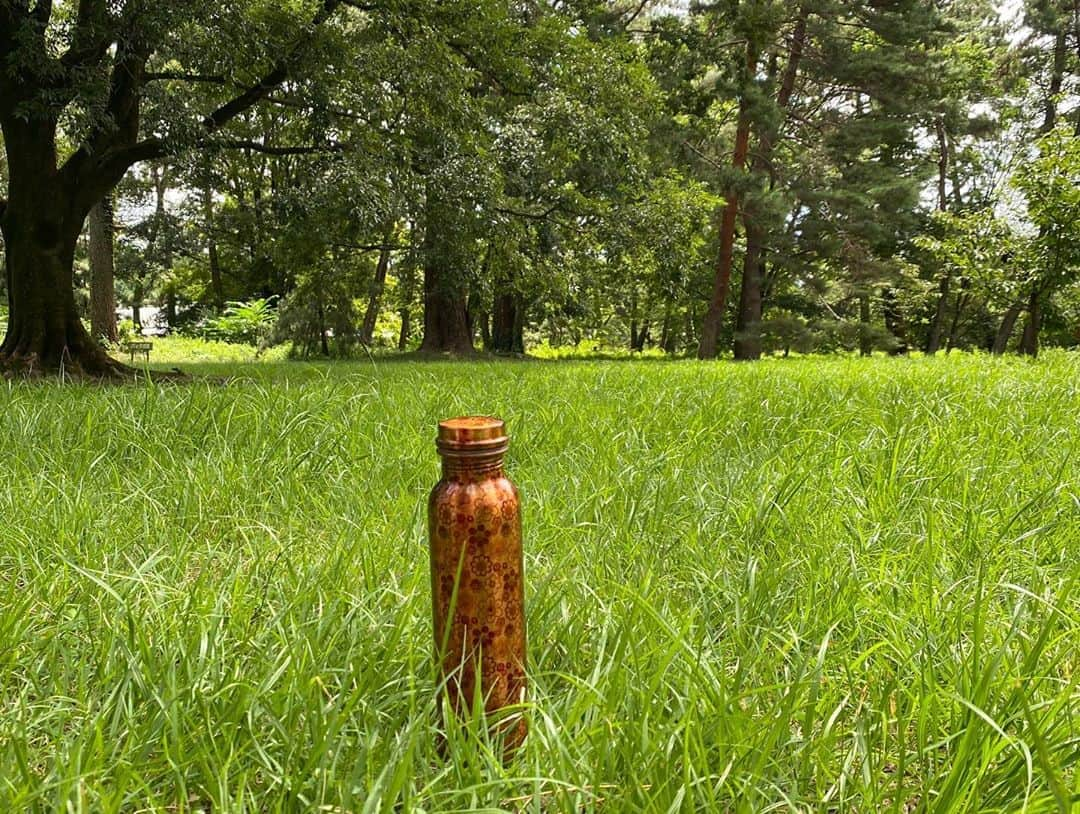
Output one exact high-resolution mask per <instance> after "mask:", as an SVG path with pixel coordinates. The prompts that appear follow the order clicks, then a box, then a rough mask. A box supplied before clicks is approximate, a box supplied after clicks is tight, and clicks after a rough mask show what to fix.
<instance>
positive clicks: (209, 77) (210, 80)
mask: <svg viewBox="0 0 1080 814" xmlns="http://www.w3.org/2000/svg"><path fill="white" fill-rule="evenodd" d="M143 79H144V80H145V81H147V82H159V81H167V82H191V83H202V84H207V85H228V84H229V80H228V79H226V78H225V77H224V76H221V75H220V74H206V73H184V72H183V71H147V72H146V73H144V74H143Z"/></svg>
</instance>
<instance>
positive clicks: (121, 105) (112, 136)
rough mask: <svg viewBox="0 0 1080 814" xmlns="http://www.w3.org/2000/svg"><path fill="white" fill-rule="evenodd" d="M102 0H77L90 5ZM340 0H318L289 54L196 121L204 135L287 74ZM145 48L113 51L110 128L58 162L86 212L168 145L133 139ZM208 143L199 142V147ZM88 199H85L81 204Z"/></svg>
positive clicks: (165, 152) (247, 106)
mask: <svg viewBox="0 0 1080 814" xmlns="http://www.w3.org/2000/svg"><path fill="white" fill-rule="evenodd" d="M101 2H103V0H83V2H82V3H80V12H81V11H82V9H83V5H86V6H91V5H96V4H98V3H101ZM341 3H342V0H323V3H322V5H321V6H320V7H319V11H318V12H317V13H316V14H315V16H314V17H313V18H312V20H311V22H310V23H309V25H308V26H307V27H306V29H305V30H306V33H305V34H304V35H303V36H301V37H300V38H299V39H298V40H297V42H296V43H295V44H294V45H293V47H292V48H291V49H289V52H288V53H287V54H286V55H285V56H284V57H283V58H282V59H281V60H279V61H278V62H276V63H275V64H274V65H273V66H272V67H271V69H270V70H269V71H268V72H267V73H266V75H265V76H263V78H262V79H260V80H259V81H258V82H257V83H255V84H254V85H251V86H250V87H248V88H247V89H246V90H244V91H243V92H242V93H240V94H238V95H237V96H235V97H233V98H232V99H230V100H229V101H228V102H225V103H224V104H223V105H221V106H220V107H218V108H217V109H216V110H214V111H213V112H211V113H209V114H208V115H206V116H205V117H203V119H202V125H203V129H204V130H205V132H206V135H207V136H209V135H210V134H212V133H214V132H215V131H217V130H219V129H220V128H221V127H223V126H224V125H225V124H227V123H228V122H230V121H231V120H232V119H234V118H236V117H237V116H239V115H240V114H241V113H243V112H244V111H246V110H248V109H250V108H251V107H253V106H254V105H255V104H257V103H258V102H259V101H261V100H262V99H264V98H266V96H267V95H268V94H269V93H270V92H271V91H272V90H274V89H275V88H277V87H278V86H280V85H281V84H282V83H283V82H284V81H285V80H286V79H288V77H289V73H290V72H291V71H292V70H293V68H294V67H295V63H296V61H297V60H298V59H299V57H300V56H301V55H302V54H303V53H304V51H305V49H306V48H307V46H308V45H309V44H310V42H311V40H312V38H313V37H314V35H315V32H316V31H317V29H318V28H319V26H321V25H322V24H323V23H324V22H326V20H327V19H328V18H329V17H330V15H331V14H333V12H334V10H335V9H337V8H338V6H340V5H341ZM150 53H151V49H150V48H149V47H146V46H144V45H142V44H139V43H134V42H128V43H126V44H125V45H124V46H123V47H122V48H121V49H119V50H118V51H117V55H116V59H115V60H114V68H113V76H112V87H111V89H110V94H109V112H110V114H111V115H112V118H113V122H114V123H115V125H116V128H117V129H116V130H115V131H113V132H106V131H104V130H102V131H99V133H97V134H95V136H93V137H91V138H90V139H88V140H87V142H86V143H85V144H84V145H83V146H82V147H81V148H79V150H77V151H76V152H75V153H74V154H72V156H71V158H69V159H68V161H67V162H66V163H65V164H64V167H63V169H62V172H63V173H64V174H65V175H66V176H68V178H69V180H70V181H72V182H73V186H74V188H75V189H78V190H79V191H80V200H79V202H78V205H79V207H80V208H82V207H84V206H85V208H86V209H87V210H89V207H90V206H92V205H93V204H94V203H96V201H97V200H98V199H99V198H100V197H101V195H103V194H104V193H105V192H106V191H108V190H109V189H111V188H112V187H113V186H115V185H116V183H117V182H119V180H120V179H121V178H122V177H123V175H124V173H125V172H127V170H128V168H129V167H131V166H132V165H133V164H136V163H138V162H140V161H150V160H153V159H156V158H163V157H165V156H166V155H168V154H169V153H170V152H171V151H172V148H173V147H174V145H172V144H170V143H169V142H167V141H165V140H164V139H161V138H157V137H152V138H148V139H143V140H141V141H137V140H136V139H137V138H138V115H139V101H140V96H141V89H142V85H143V84H144V83H145V82H146V75H145V68H146V61H147V59H148V58H149V55H150ZM208 143H210V142H208V141H205V140H201V141H200V142H199V144H200V146H202V145H205V144H208ZM87 201H89V203H87Z"/></svg>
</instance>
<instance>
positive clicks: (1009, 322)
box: [990, 303, 1023, 356]
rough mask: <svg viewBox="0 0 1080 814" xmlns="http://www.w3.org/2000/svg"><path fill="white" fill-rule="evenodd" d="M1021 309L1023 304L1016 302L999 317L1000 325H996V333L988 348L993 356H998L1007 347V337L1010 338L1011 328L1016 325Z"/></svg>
mask: <svg viewBox="0 0 1080 814" xmlns="http://www.w3.org/2000/svg"><path fill="white" fill-rule="evenodd" d="M1022 310H1023V306H1021V305H1019V304H1018V303H1014V304H1013V305H1010V306H1009V308H1008V310H1007V311H1006V312H1005V315H1004V316H1003V317H1002V318H1001V325H999V326H998V330H997V335H996V336H995V337H994V345H993V347H992V348H991V349H990V352H991V353H993V354H994V355H995V356H1000V355H1001V354H1003V353H1004V352H1005V351H1006V350H1008V347H1009V339H1011V338H1012V334H1013V329H1014V328H1015V327H1016V320H1017V318H1018V317H1019V316H1020V312H1021V311H1022Z"/></svg>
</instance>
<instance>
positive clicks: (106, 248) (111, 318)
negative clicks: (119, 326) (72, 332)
mask: <svg viewBox="0 0 1080 814" xmlns="http://www.w3.org/2000/svg"><path fill="white" fill-rule="evenodd" d="M89 243H90V246H89V249H90V333H91V335H92V336H93V337H94V339H96V340H99V341H105V342H112V343H115V342H116V341H117V339H118V338H119V335H118V333H117V330H116V290H115V286H114V282H113V273H114V266H113V202H112V196H111V195H106V196H105V197H104V198H102V199H101V201H100V202H98V203H96V204H94V208H93V209H91V210H90V219H89Z"/></svg>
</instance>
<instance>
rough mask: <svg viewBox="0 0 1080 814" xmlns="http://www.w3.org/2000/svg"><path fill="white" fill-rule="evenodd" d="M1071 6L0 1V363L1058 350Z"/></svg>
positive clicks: (1066, 240) (1073, 96) (1069, 210)
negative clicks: (195, 339) (123, 335)
mask: <svg viewBox="0 0 1080 814" xmlns="http://www.w3.org/2000/svg"><path fill="white" fill-rule="evenodd" d="M1078 8H1080V7H1078V6H1077V5H1076V3H1075V2H1072V0H1054V1H1053V2H1051V1H1050V0H1028V2H1026V3H1025V5H1024V7H1023V9H1022V14H1020V15H1019V16H1016V17H1014V18H1010V19H1003V18H1002V15H1001V13H1000V10H999V9H998V8H996V7H995V6H994V5H993V4H992V3H990V2H988V0H957V2H949V3H937V2H930V1H929V0H902V1H901V2H891V3H870V4H866V3H849V2H843V1H842V0H805V2H801V3H798V4H788V3H780V2H772V1H771V0H750V1H749V2H735V1H734V0H733V1H732V2H726V1H725V2H714V3H695V4H693V5H669V4H661V3H650V2H646V3H640V4H639V3H629V4H628V3H620V2H569V3H542V2H539V3H532V2H527V3H515V4H505V3H497V2H488V0H481V2H471V3H462V2H449V3H447V2H433V1H432V0H428V1H426V2H425V0H410V2H405V3H398V2H393V3H384V2H377V1H376V2H363V1H362V0H291V2H287V3H264V2H237V3H228V4H219V3H209V2H190V3H183V4H172V3H149V2H142V1H141V0H123V1H122V2H106V0H78V2H74V1H72V2H63V0H56V1H53V2H50V1H49V0H38V1H37V2H24V1H20V0H0V56H2V57H3V59H2V62H0V128H2V135H3V144H4V154H5V156H6V164H5V165H4V166H3V173H4V181H5V183H6V187H7V192H6V195H5V196H4V198H3V200H2V202H0V231H2V234H3V239H4V248H5V267H6V275H5V282H6V286H5V287H6V290H7V297H8V305H9V307H8V328H7V334H6V338H5V340H4V343H3V345H2V346H0V361H2V362H3V364H4V365H5V366H6V367H8V368H18V369H30V370H35V369H39V370H48V369H55V368H59V367H66V368H67V369H70V370H76V371H82V372H85V373H88V374H92V375H113V374H116V373H117V372H118V371H119V372H122V371H121V368H120V367H119V366H118V365H117V364H116V363H115V362H113V361H112V360H111V359H110V358H109V357H108V355H107V354H106V353H105V351H104V350H103V349H102V347H101V344H100V340H106V341H108V340H115V338H116V332H115V326H114V325H112V324H110V323H111V322H112V319H113V315H114V313H115V309H114V307H113V302H114V300H115V301H119V302H120V303H121V304H123V305H125V306H128V307H132V308H133V316H135V317H136V321H137V322H141V321H142V320H141V319H140V317H141V314H142V310H141V309H142V308H143V307H145V306H147V305H155V306H158V307H159V308H160V309H161V313H162V314H163V315H164V320H165V322H166V323H167V327H168V329H170V330H179V331H193V332H204V333H213V332H215V331H217V332H221V331H222V330H225V328H223V327H222V322H221V320H223V319H232V320H233V322H232V323H225V324H226V325H228V324H235V322H236V318H237V314H242V315H249V316H251V318H252V319H254V320H255V321H256V322H258V323H259V325H260V326H261V327H259V328H258V330H255V329H250V330H249V328H243V329H242V330H240V331H239V333H240V335H242V336H243V337H244V338H246V339H249V340H251V341H264V342H265V341H285V342H290V343H291V344H292V348H293V352H295V353H297V354H300V355H304V354H326V355H335V354H342V355H343V354H348V353H351V352H354V351H355V349H356V348H357V347H358V346H360V345H367V346H372V345H380V344H381V345H387V346H393V347H398V348H401V349H413V348H417V347H418V348H420V349H421V350H423V351H429V352H447V351H449V352H454V353H459V354H468V353H472V352H474V349H476V348H477V347H483V348H484V349H487V350H491V351H497V352H505V353H514V352H523V351H525V350H527V348H528V347H530V346H533V345H535V344H537V343H548V344H552V345H580V344H582V343H587V346H588V347H596V346H619V345H622V346H625V347H627V348H629V349H632V350H634V351H643V350H645V349H648V348H658V349H661V350H662V351H664V352H666V353H685V354H696V355H698V356H700V357H703V358H712V357H714V356H716V355H718V354H722V353H725V352H726V351H727V350H729V349H730V350H731V351H732V352H733V353H734V356H735V357H736V358H740V359H755V358H758V357H759V356H761V355H762V354H763V353H770V352H785V353H786V352H789V351H791V350H798V351H814V350H823V351H827V350H833V349H840V348H850V349H858V350H860V351H861V352H863V353H871V352H873V351H874V350H875V349H877V350H885V351H889V352H906V351H907V350H909V349H921V350H925V351H927V352H930V353H933V352H936V351H938V350H940V349H946V350H948V349H952V348H956V347H961V348H980V347H982V348H986V349H988V350H993V351H996V352H1003V351H1005V350H1008V349H1011V348H1016V349H1018V350H1022V351H1024V352H1027V353H1030V354H1034V353H1036V352H1037V350H1038V347H1039V342H1040V337H1041V338H1042V341H1044V342H1045V341H1050V342H1053V343H1056V344H1070V345H1071V344H1074V343H1075V342H1076V341H1078V339H1077V337H1078V336H1080V325H1078V324H1077V321H1076V311H1077V308H1076V306H1075V302H1076V299H1077V297H1076V286H1075V283H1076V279H1077V272H1078V270H1080V254H1078V252H1077V250H1076V246H1075V245H1073V244H1075V243H1076V242H1077V234H1076V228H1077V226H1076V224H1077V221H1078V219H1077V217H1076V206H1075V204H1076V201H1075V200H1074V198H1075V193H1076V190H1077V180H1078V175H1080V169H1078V165H1077V162H1076V161H1075V160H1074V159H1075V153H1076V147H1075V144H1076V141H1077V134H1078V133H1080V104H1078V102H1077V90H1078V88H1077V86H1078V78H1080V10H1078ZM114 267H115V269H114ZM114 271H115V273H114ZM230 303H233V305H230ZM236 303H243V305H236ZM253 303H255V304H256V306H255V307H252V304H253ZM227 309H231V310H229V313H226V310H227ZM92 314H96V316H95V317H94V319H93V320H90V317H91V315H92ZM84 320H87V321H91V322H92V323H93V324H92V325H91V326H90V328H91V330H88V328H87V326H86V325H85V324H84ZM1021 323H1022V325H1023V330H1022V331H1021V332H1020V335H1019V336H1016V335H1015V334H1016V333H1017V331H1016V326H1017V325H1018V324H1021Z"/></svg>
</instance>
